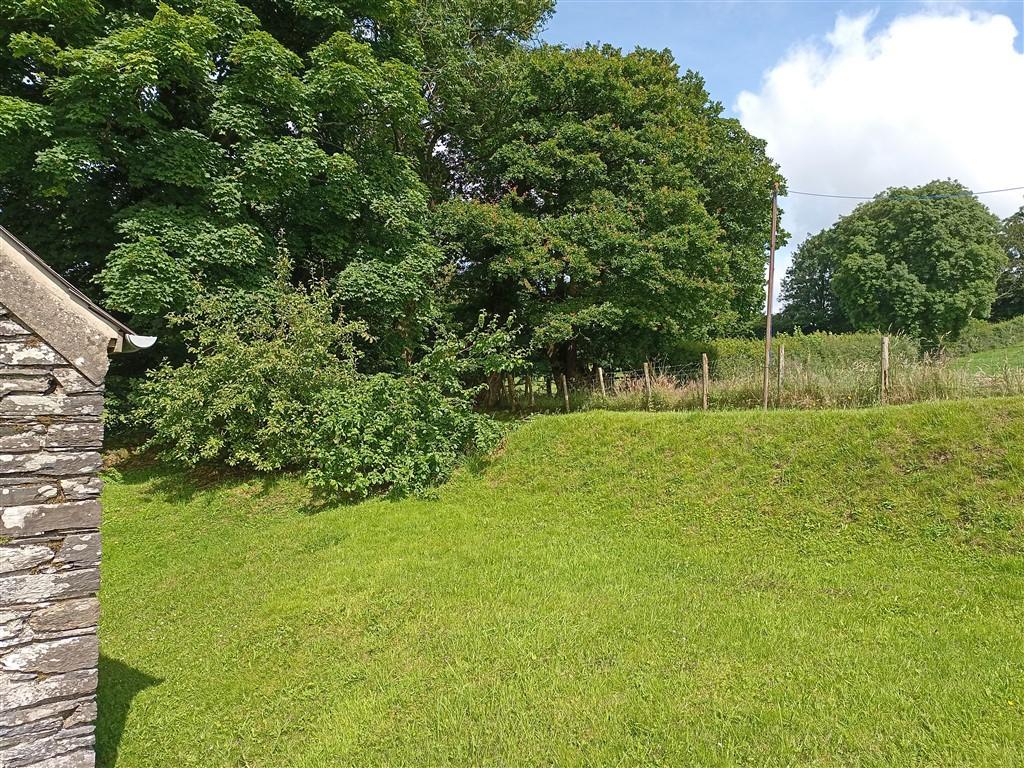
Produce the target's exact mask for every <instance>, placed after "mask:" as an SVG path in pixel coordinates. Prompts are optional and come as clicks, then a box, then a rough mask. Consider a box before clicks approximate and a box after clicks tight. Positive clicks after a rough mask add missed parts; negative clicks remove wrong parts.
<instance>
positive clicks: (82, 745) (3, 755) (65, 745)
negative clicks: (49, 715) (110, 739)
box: [0, 725, 96, 768]
mask: <svg viewBox="0 0 1024 768" xmlns="http://www.w3.org/2000/svg"><path fill="white" fill-rule="evenodd" d="M95 743H96V736H95V732H94V730H93V727H92V726H91V725H82V726H79V727H77V728H71V729H65V730H63V731H61V732H60V733H56V734H54V735H52V736H44V737H42V738H39V739H31V740H28V741H19V742H16V743H15V744H13V745H11V746H10V747H6V748H3V749H0V765H2V766H4V768H55V766H58V765H59V766H65V767H66V766H68V765H74V763H67V762H58V761H62V760H64V759H65V758H68V757H70V756H72V755H74V754H75V753H76V752H79V751H83V750H85V749H86V748H87V747H92V746H93V745H94V744H95ZM90 751H92V750H91V749H90Z"/></svg>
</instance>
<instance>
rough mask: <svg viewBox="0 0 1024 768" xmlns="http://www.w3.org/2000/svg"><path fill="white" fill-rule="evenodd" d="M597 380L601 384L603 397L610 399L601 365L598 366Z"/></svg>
mask: <svg viewBox="0 0 1024 768" xmlns="http://www.w3.org/2000/svg"><path fill="white" fill-rule="evenodd" d="M597 380H598V381H599V382H600V384H601V397H608V393H607V392H605V391H604V368H602V367H601V366H600V365H599V366H597Z"/></svg>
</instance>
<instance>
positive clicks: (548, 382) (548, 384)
mask: <svg viewBox="0 0 1024 768" xmlns="http://www.w3.org/2000/svg"><path fill="white" fill-rule="evenodd" d="M544 387H545V389H546V391H547V393H548V397H551V377H550V376H545V377H544Z"/></svg>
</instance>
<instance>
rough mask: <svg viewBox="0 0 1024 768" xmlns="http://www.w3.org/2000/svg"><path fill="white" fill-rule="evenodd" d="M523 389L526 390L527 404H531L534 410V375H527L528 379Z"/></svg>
mask: <svg viewBox="0 0 1024 768" xmlns="http://www.w3.org/2000/svg"><path fill="white" fill-rule="evenodd" d="M523 389H525V390H526V402H527V403H529V405H530V407H531V408H533V374H532V373H528V374H526V379H525V380H524V382H523Z"/></svg>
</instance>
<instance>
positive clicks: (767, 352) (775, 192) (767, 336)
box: [761, 181, 779, 411]
mask: <svg viewBox="0 0 1024 768" xmlns="http://www.w3.org/2000/svg"><path fill="white" fill-rule="evenodd" d="M778 221H779V182H777V181H776V182H775V184H774V185H773V186H772V239H771V243H770V245H769V248H768V303H767V312H765V320H764V392H763V393H762V397H761V407H762V408H764V410H766V411H767V410H768V376H769V369H770V366H771V362H772V294H773V293H774V291H775V234H776V232H777V230H778Z"/></svg>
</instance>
